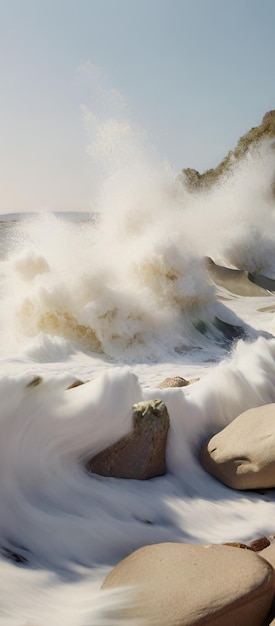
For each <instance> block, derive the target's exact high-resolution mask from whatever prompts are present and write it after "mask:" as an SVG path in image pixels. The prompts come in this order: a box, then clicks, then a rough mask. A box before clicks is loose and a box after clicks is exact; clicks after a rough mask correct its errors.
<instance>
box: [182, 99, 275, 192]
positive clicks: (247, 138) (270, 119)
mask: <svg viewBox="0 0 275 626" xmlns="http://www.w3.org/2000/svg"><path fill="white" fill-rule="evenodd" d="M272 138H275V110H273V111H268V113H266V114H265V115H264V117H263V120H262V123H261V124H260V126H255V128H251V129H250V130H249V131H248V133H246V134H245V135H243V136H242V137H240V139H239V141H238V143H237V146H236V148H235V150H230V152H228V154H227V156H226V157H225V158H224V159H223V160H222V161H221V163H220V164H219V165H218V166H217V167H216V168H214V169H210V170H206V171H205V172H203V174H200V172H198V171H197V170H195V169H191V168H186V169H183V170H182V171H181V174H180V178H181V179H182V180H183V181H185V183H186V182H187V184H188V185H189V187H190V188H191V189H202V188H206V187H209V186H211V185H212V184H213V183H215V182H217V181H218V180H219V178H220V177H221V176H222V175H223V174H225V173H226V172H229V171H230V170H231V169H232V166H233V165H234V163H235V162H236V161H239V160H240V159H241V158H243V157H244V156H245V154H246V153H247V152H248V151H249V150H250V149H252V148H256V147H257V145H259V144H260V142H262V141H263V140H264V139H272Z"/></svg>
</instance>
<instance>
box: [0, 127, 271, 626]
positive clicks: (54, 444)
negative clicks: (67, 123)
mask: <svg viewBox="0 0 275 626" xmlns="http://www.w3.org/2000/svg"><path fill="white" fill-rule="evenodd" d="M109 126H110V124H109ZM102 135H103V138H102ZM110 135H111V137H112V138H113V136H114V135H115V137H116V141H117V136H118V135H119V142H120V143H121V142H122V144H123V146H122V148H123V149H122V150H121V151H119V150H118V151H117V152H116V153H115V159H114V151H113V149H112V146H113V144H112V143H111V147H110V143H108V142H107V148H106V136H108V137H109V136H110ZM102 142H103V143H104V146H105V149H104V150H103V148H102V145H103V143H102ZM116 145H117V143H116ZM120 147H121V146H120ZM96 152H97V157H98V154H101V157H102V158H103V160H104V161H106V163H105V165H106V167H107V166H108V167H107V169H108V172H107V175H106V172H105V178H104V180H102V182H101V186H100V188H99V190H98V193H97V198H96V202H95V203H94V205H93V207H92V209H91V212H90V213H86V214H85V215H83V213H81V212H79V213H74V214H70V215H66V214H58V215H52V214H49V213H43V214H37V215H30V214H28V215H20V216H18V215H7V216H2V221H1V222H0V257H1V264H0V294H1V300H0V322H1V323H0V346H1V349H0V356H1V358H0V406H1V410H0V502H1V507H0V573H1V576H0V580H1V583H0V585H1V592H0V623H1V624H3V626H9V625H14V626H23V625H24V626H46V625H47V626H48V624H51V625H52V626H61V625H64V626H97V625H98V626H103V625H104V626H107V625H108V624H110V625H112V626H115V625H116V624H121V623H122V618H119V608H120V607H121V606H124V605H125V604H127V602H129V601H130V597H131V596H130V592H126V591H123V592H121V593H115V592H112V593H110V592H106V591H105V592H103V591H101V590H100V586H101V584H102V581H103V579H104V576H105V575H106V574H107V572H108V571H110V568H111V567H112V566H113V565H114V564H115V563H117V562H118V561H119V560H121V559H122V558H123V557H125V556H126V555H128V554H129V553H131V552H132V551H133V550H135V549H137V548H139V547H140V546H144V545H147V544H152V543H157V542H164V541H177V542H191V543H202V544H209V543H215V542H224V541H250V540H252V539H254V538H256V537H258V536H261V535H268V534H270V533H274V532H275V527H274V518H275V494H274V491H273V490H268V491H267V492H266V493H263V494H259V493H252V492H235V491H233V490H230V489H229V488H227V487H225V486H223V485H222V484H220V483H218V482H217V481H216V480H215V479H214V478H212V477H211V476H210V475H208V474H207V473H206V472H205V471H204V470H203V469H202V467H201V466H200V463H199V460H198V453H199V449H200V445H201V443H202V442H203V441H204V439H205V438H206V437H209V436H210V435H212V434H213V433H215V432H217V431H218V430H220V429H222V428H223V427H224V426H226V425H227V424H228V423H229V422H230V421H232V420H233V419H234V418H235V417H236V416H237V415H238V414H239V413H241V412H242V411H244V410H246V409H248V408H250V407H256V406H260V405H262V404H266V403H269V402H275V367H274V366H275V339H274V330H275V322H274V313H275V295H274V294H275V289H274V294H273V292H272V289H270V290H269V291H267V290H265V289H263V288H261V287H259V278H257V277H259V276H260V277H261V276H266V277H269V278H271V279H272V280H273V277H274V276H275V236H274V207H275V203H274V196H273V178H274V165H275V159H274V150H273V147H272V145H271V144H270V143H265V144H263V145H262V146H261V148H259V149H258V151H254V152H252V153H250V154H248V155H247V157H246V158H245V159H244V160H243V161H242V162H241V163H238V164H234V163H233V164H232V167H231V171H230V173H229V174H228V175H227V177H224V178H223V179H222V180H221V181H220V182H219V184H218V185H216V186H215V188H212V189H210V190H208V191H207V190H205V191H200V192H199V191H195V190H192V191H191V190H190V189H189V188H188V186H187V185H185V184H184V181H183V180H179V179H178V178H177V176H176V174H175V172H173V171H172V169H171V168H170V167H169V166H168V165H167V164H165V163H164V164H163V163H159V162H158V161H157V160H156V159H155V158H153V159H148V156H147V155H145V154H144V152H143V151H142V149H141V147H140V145H139V144H138V143H135V141H133V136H132V130H131V129H130V128H129V127H127V126H122V127H119V128H118V127H117V126H114V125H111V128H110V127H108V128H107V129H106V128H105V129H101V135H100V137H99V138H98V140H97V142H96ZM110 153H111V157H110ZM121 155H122V156H121ZM108 159H109V161H110V162H109V161H108ZM114 160H115V165H114ZM209 257H210V258H211V259H212V260H213V261H214V263H215V264H216V265H214V264H212V265H211V262H210V261H209ZM207 258H208V260H207ZM211 267H212V271H211ZM225 267H226V268H227V269H224V268H225ZM230 270H231V273H230ZM234 270H235V272H234ZM236 270H239V272H237V271H236ZM215 272H216V274H215ZM248 273H251V274H252V275H253V277H254V279H255V281H256V282H251V280H250V279H249V275H248ZM217 275H218V279H217ZM270 284H271V286H272V283H270ZM274 284H275V283H274ZM247 294H249V295H247ZM175 375H178V376H182V377H184V378H186V379H188V380H194V379H195V382H191V384H189V385H188V386H186V387H182V388H174V389H173V388H166V389H165V388H164V389H159V388H158V385H159V384H160V383H161V381H162V380H163V379H164V378H166V377H168V376H175ZM76 379H78V380H81V381H82V382H84V383H85V384H84V385H81V386H78V387H75V388H73V389H69V390H68V387H69V386H70V385H71V384H72V383H73V382H74V381H75V380H76ZM153 398H161V399H162V400H163V401H164V402H165V403H166V405H167V408H168V411H169V415H170V421H171V426H170V430H169V434H168V442H167V449H166V463H167V474H166V475H165V476H162V477H158V478H154V479H151V480H148V481H135V480H122V479H116V478H104V477H101V476H96V475H93V474H87V473H86V472H85V470H84V462H85V459H86V458H88V457H89V456H90V457H91V456H93V455H95V454H97V453H98V452H99V451H100V450H102V449H104V448H106V447H107V446H109V445H110V444H112V443H114V442H115V441H117V440H118V439H119V438H120V437H122V436H124V435H125V434H126V433H128V432H129V431H130V430H131V425H132V422H131V419H132V406H133V404H134V403H136V402H139V401H140V400H143V399H145V400H146V399H153ZM123 623H126V621H125V620H124V621H123Z"/></svg>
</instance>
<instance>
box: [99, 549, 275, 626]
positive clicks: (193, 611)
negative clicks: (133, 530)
mask: <svg viewBox="0 0 275 626" xmlns="http://www.w3.org/2000/svg"><path fill="white" fill-rule="evenodd" d="M274 579H275V573H274V570H273V568H272V567H271V565H270V564H268V563H267V562H265V561H264V560H263V559H262V558H261V557H259V556H258V555H257V554H256V553H255V552H253V551H252V550H236V549H234V548H231V547H228V546H220V545H219V546H218V545H216V546H209V547H205V546H199V545H190V544H189V545H188V544H178V543H163V544H157V545H152V546H146V547H144V548H141V549H140V550H137V551H136V552H134V553H133V554H131V555H130V556H128V557H127V558H126V559H124V560H123V561H121V562H120V563H119V564H118V565H117V566H116V567H115V568H114V569H113V570H112V571H111V572H110V573H109V575H108V576H107V577H106V579H105V581H104V583H103V585H102V588H103V589H110V588H114V587H127V586H130V587H131V588H132V590H133V593H135V595H134V597H133V604H132V605H130V606H129V607H128V608H127V609H124V611H123V617H124V618H129V617H130V618H131V617H135V618H138V619H139V621H137V623H138V624H139V623H141V622H142V623H145V624H150V625H151V626H201V625H202V624H207V625H208V626H233V625H234V626H245V625H248V624H249V626H260V625H261V624H262V623H263V621H264V619H265V617H266V616H267V614H268V612H269V609H270V606H271V603H272V599H273V595H274ZM142 620H144V622H143V621H142Z"/></svg>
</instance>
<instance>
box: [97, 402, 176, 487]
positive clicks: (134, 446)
mask: <svg viewBox="0 0 275 626" xmlns="http://www.w3.org/2000/svg"><path fill="white" fill-rule="evenodd" d="M169 426H170V419H169V415H168V411H167V408H166V406H165V404H164V403H163V402H162V400H152V401H149V402H139V403H138V404H135V405H134V406H133V430H132V432H130V433H129V434H128V435H125V436H124V437H122V438H121V439H120V440H119V441H117V442H116V443H115V444H113V445H112V446H110V447H108V448H106V449H105V450H103V451H102V452H99V454H97V455H96V456H94V457H93V458H92V459H90V460H89V461H88V462H87V463H86V469H87V470H88V472H93V473H95V474H99V475H101V476H110V477H115V478H133V479H137V480H146V479H148V478H154V477H155V476H161V475H163V474H165V473H166V465H165V447H166V440H167V433H168V429H169Z"/></svg>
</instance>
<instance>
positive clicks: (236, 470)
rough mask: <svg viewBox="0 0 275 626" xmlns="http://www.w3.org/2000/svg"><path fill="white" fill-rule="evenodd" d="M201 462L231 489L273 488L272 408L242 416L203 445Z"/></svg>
mask: <svg viewBox="0 0 275 626" xmlns="http://www.w3.org/2000/svg"><path fill="white" fill-rule="evenodd" d="M200 461H201V464H202V465H203V467H204V469H206V470H207V471H208V472H209V473H210V474H212V475H213V476H215V478H218V479H219V480H220V481H222V482H223V483H225V485H228V487H232V488H233V489H262V488H264V489H267V488H270V487H275V404H266V405H264V406H261V407H258V408H256V409H249V410H248V411H245V412H244V413H241V415H239V416H238V417H236V419H235V420H233V422H231V424H229V425H228V426H226V428H224V429H223V430H222V431H220V432H219V433H218V434H217V435H215V436H214V437H211V439H210V440H209V441H207V442H205V443H204V445H203V446H202V448H201V452H200Z"/></svg>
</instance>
